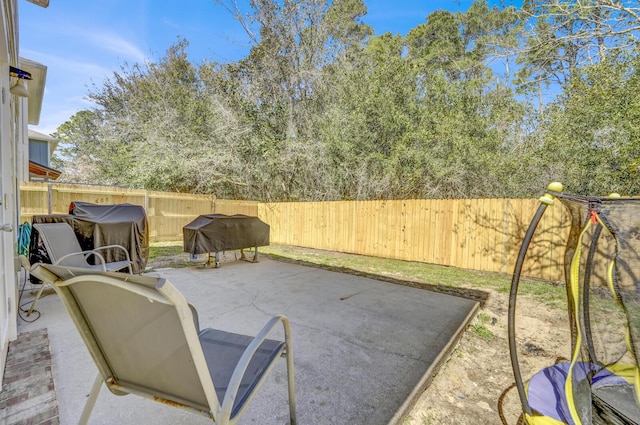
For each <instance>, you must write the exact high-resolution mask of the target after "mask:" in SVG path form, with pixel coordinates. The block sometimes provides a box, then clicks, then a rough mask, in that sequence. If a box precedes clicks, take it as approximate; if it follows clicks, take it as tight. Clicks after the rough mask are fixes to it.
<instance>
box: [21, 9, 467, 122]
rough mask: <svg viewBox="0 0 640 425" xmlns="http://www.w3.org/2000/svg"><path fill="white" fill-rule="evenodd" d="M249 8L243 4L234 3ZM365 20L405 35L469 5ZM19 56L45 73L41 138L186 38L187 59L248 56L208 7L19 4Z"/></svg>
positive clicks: (235, 30) (233, 25) (234, 31)
mask: <svg viewBox="0 0 640 425" xmlns="http://www.w3.org/2000/svg"><path fill="white" fill-rule="evenodd" d="M238 3H239V4H247V3H248V0H238ZM365 3H366V5H367V7H368V14H367V15H366V16H365V17H364V19H363V21H364V22H365V23H367V24H369V25H371V26H372V27H373V28H374V30H375V32H376V34H382V33H385V32H388V31H390V32H392V33H396V34H402V35H406V34H407V32H408V31H409V30H410V29H411V28H413V27H415V26H416V25H418V24H420V23H423V22H425V18H426V16H427V15H428V14H429V13H431V12H433V11H434V10H437V9H447V10H452V11H456V10H467V9H468V8H469V6H470V5H471V3H472V1H471V0H460V1H454V0H448V1H447V0H395V1H394V0H365ZM19 6H20V9H19V30H20V40H19V42H20V56H22V57H25V58H28V59H31V60H34V61H36V62H40V63H42V64H44V65H46V66H47V68H48V69H47V82H46V88H45V95H44V101H43V106H42V114H41V117H40V124H39V125H38V126H37V127H31V128H33V129H35V130H37V131H40V132H42V133H45V134H50V133H52V132H54V131H55V130H56V129H57V128H58V126H59V125H60V124H62V123H64V122H65V121H67V120H69V118H70V117H71V116H72V115H73V114H75V113H76V112H77V111H79V110H82V109H87V108H90V107H92V105H91V103H89V102H88V101H87V100H86V98H85V97H86V94H87V92H88V91H89V87H90V86H91V85H92V84H97V85H98V86H100V85H101V84H102V83H103V82H104V81H105V79H106V78H108V77H110V76H111V75H112V74H113V72H114V71H118V70H119V69H120V67H121V66H122V65H124V64H125V63H128V64H134V63H144V62H146V61H155V60H157V59H158V58H160V57H162V56H163V54H164V52H165V51H166V49H167V48H168V47H169V46H170V45H171V44H173V43H175V42H176V41H177V40H178V37H184V38H186V39H187V40H188V41H189V43H190V45H189V48H188V49H187V53H188V55H189V58H190V59H191V61H193V62H194V63H200V62H201V61H202V60H203V59H212V60H216V61H220V62H228V61H234V60H237V59H239V58H241V57H243V56H244V55H246V53H247V52H248V45H247V44H246V37H245V35H244V32H243V30H242V27H241V26H240V25H239V24H238V23H237V22H236V21H235V20H234V19H233V18H232V16H231V15H230V14H229V13H228V12H227V11H226V10H225V9H224V8H222V7H221V6H218V5H216V4H215V2H214V0H101V1H91V0H50V4H49V7H48V8H46V9H44V8H41V7H39V6H36V5H33V4H31V3H29V2H26V1H24V0H20V1H19Z"/></svg>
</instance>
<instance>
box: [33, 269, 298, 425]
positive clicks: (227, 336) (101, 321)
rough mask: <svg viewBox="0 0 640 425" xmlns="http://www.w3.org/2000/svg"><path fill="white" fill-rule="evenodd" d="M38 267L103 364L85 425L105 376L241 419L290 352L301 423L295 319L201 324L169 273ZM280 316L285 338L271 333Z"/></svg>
mask: <svg viewBox="0 0 640 425" xmlns="http://www.w3.org/2000/svg"><path fill="white" fill-rule="evenodd" d="M32 274H33V275H35V276H36V277H38V278H39V279H41V280H43V281H46V282H47V283H49V284H50V285H51V286H53V288H54V289H55V290H56V292H57V293H58V294H59V296H60V298H61V299H62V301H63V304H64V306H65V307H66V309H67V311H68V312H69V314H70V315H71V318H72V319H73V322H74V323H75V325H76V328H77V329H78V331H79V333H80V335H81V336H82V338H83V340H84V342H85V344H86V346H87V348H88V350H89V352H90V353H91V356H92V358H93V360H94V362H95V364H96V366H97V367H98V376H97V378H96V380H95V382H94V384H93V387H92V389H91V392H90V394H89V398H88V400H87V402H86V405H85V407H84V410H83V412H82V415H81V417H80V421H79V424H86V423H87V422H88V420H89V416H90V415H91V411H92V409H93V406H94V404H95V402H96V399H97V397H98V393H99V391H100V387H101V386H102V384H103V383H104V384H105V385H106V386H107V388H108V389H109V390H110V391H111V392H112V393H114V394H116V395H126V394H135V395H139V396H142V397H145V398H148V399H151V400H154V401H159V402H161V403H163V404H166V405H169V406H173V407H178V408H182V409H186V410H188V411H191V412H193V413H198V414H201V415H203V416H205V417H207V418H210V419H212V420H213V422H214V423H216V424H219V425H227V424H235V423H237V422H238V420H239V419H240V417H241V415H242V414H243V412H244V411H245V409H246V408H247V406H248V404H249V402H250V401H251V400H252V398H253V397H254V394H255V393H256V391H257V390H258V389H259V388H260V386H261V384H262V383H263V382H264V380H265V378H266V377H267V375H268V374H269V372H270V371H271V369H272V367H273V366H274V364H275V362H276V360H277V358H278V357H285V358H286V367H287V376H288V390H289V394H288V396H289V415H290V423H291V424H292V425H295V424H296V413H295V388H294V381H293V353H292V349H291V331H290V325H289V321H288V320H287V319H286V318H285V317H284V316H275V317H273V318H272V319H271V320H270V321H269V322H268V323H267V324H266V325H265V326H264V327H263V328H262V330H261V331H260V332H259V333H258V335H257V336H256V337H255V338H252V337H249V336H245V335H239V334H235V333H230V332H225V331H222V330H216V329H203V330H200V329H199V325H198V318H197V313H196V311H195V308H193V306H191V305H190V304H188V303H187V301H186V299H185V298H184V296H183V295H182V294H181V293H180V292H179V291H178V290H177V289H176V288H175V287H174V286H173V285H172V284H171V283H169V282H168V281H167V280H165V279H162V278H152V277H147V276H136V275H125V274H122V273H108V272H98V273H96V272H92V271H90V270H87V269H81V268H71V267H62V266H56V265H50V264H38V265H36V266H35V267H34V268H33V270H32ZM279 323H282V325H283V328H284V341H276V340H271V339H267V336H268V335H269V334H270V333H271V332H272V331H273V330H274V329H275V328H276V327H277V325H278V324H279Z"/></svg>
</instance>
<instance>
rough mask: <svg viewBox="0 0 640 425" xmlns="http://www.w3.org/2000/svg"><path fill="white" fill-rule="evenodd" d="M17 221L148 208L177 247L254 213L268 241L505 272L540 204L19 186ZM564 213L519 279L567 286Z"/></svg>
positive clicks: (157, 233) (558, 210)
mask: <svg viewBox="0 0 640 425" xmlns="http://www.w3.org/2000/svg"><path fill="white" fill-rule="evenodd" d="M20 196H21V219H22V221H27V220H30V218H31V216H33V215H36V214H65V213H67V212H68V209H69V204H70V203H71V202H72V201H84V202H92V203H96V204H117V203H130V204H135V205H141V206H143V207H144V208H145V211H146V212H147V216H148V218H149V236H150V240H151V241H175V240H182V227H183V226H184V225H185V224H187V223H189V222H190V221H191V220H193V219H194V218H195V217H197V216H198V215H200V214H211V213H219V214H246V215H252V216H258V217H260V219H262V220H263V221H264V222H266V223H268V224H269V225H270V226H271V242H272V243H276V244H284V245H295V246H301V247H308V248H316V249H325V250H331V251H339V252H347V253H353V254H360V255H370V256H376V257H385V258H394V259H400V260H406V261H418V262H425V263H433V264H440V265H444V266H454V267H460V268H466V269H474V270H480V271H492V272H504V273H511V272H512V271H513V267H514V264H515V261H516V256H517V254H518V249H519V248H520V242H521V241H522V238H523V236H524V234H525V232H526V230H527V227H528V226H529V222H530V220H531V218H532V217H533V214H534V213H535V210H536V208H537V207H538V205H539V202H538V201H537V200H532V199H410V200H392V201H337V202H283V203H257V202H251V201H232V200H222V199H216V197H215V196H212V195H191V194H178V193H165V192H151V191H144V190H134V189H122V188H112V187H100V186H77V185H61V184H49V183H22V184H21V186H20ZM568 231H569V217H568V214H567V212H566V210H565V208H564V207H563V206H562V205H560V203H559V202H558V203H556V205H554V206H553V207H550V208H548V209H547V212H546V213H545V215H544V217H543V219H542V221H541V223H540V224H539V226H538V230H537V231H536V234H535V237H534V239H533V242H532V245H531V249H530V250H529V253H528V255H527V259H526V261H525V264H524V272H523V274H524V275H526V276H530V277H538V278H543V279H547V280H557V281H560V280H564V275H563V267H562V264H563V259H564V244H565V241H566V238H567V234H568Z"/></svg>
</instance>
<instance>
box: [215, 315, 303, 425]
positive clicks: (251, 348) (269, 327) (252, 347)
mask: <svg viewBox="0 0 640 425" xmlns="http://www.w3.org/2000/svg"><path fill="white" fill-rule="evenodd" d="M280 322H281V323H282V325H283V327H284V339H285V349H286V350H291V325H290V324H289V319H287V318H286V317H285V316H274V317H272V318H271V320H269V322H267V324H266V325H265V326H264V327H263V328H262V330H261V331H260V332H259V333H258V335H256V337H255V338H254V339H253V341H251V343H250V344H249V345H248V346H247V348H246V349H245V350H244V353H242V357H240V360H239V361H238V364H237V365H236V368H235V369H234V370H233V375H231V379H230V380H229V385H228V386H227V392H226V393H225V395H224V400H223V401H222V405H221V409H220V410H221V415H222V417H223V418H230V417H231V411H232V409H233V403H234V402H235V399H236V395H237V393H238V389H239V388H240V383H241V381H242V378H243V376H244V374H245V372H246V370H247V367H248V366H249V362H250V361H251V359H252V357H253V355H254V354H255V352H256V351H257V350H258V348H260V345H261V344H262V343H263V342H264V340H265V339H267V336H268V335H269V334H270V333H271V331H273V329H274V328H275V327H276V325H277V324H278V323H280Z"/></svg>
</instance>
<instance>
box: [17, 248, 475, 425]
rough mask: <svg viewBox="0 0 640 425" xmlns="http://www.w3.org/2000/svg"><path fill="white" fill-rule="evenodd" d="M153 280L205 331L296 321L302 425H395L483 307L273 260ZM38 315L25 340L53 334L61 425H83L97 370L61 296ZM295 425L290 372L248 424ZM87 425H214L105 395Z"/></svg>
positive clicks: (261, 399)
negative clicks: (177, 296) (164, 283)
mask: <svg viewBox="0 0 640 425" xmlns="http://www.w3.org/2000/svg"><path fill="white" fill-rule="evenodd" d="M154 274H155V275H159V276H162V277H164V278H166V279H168V280H169V281H170V282H172V283H173V284H174V285H175V286H176V287H177V288H178V289H179V290H180V291H182V293H183V294H184V295H185V297H186V298H187V300H189V301H190V302H191V303H192V304H194V305H195V307H196V308H197V310H198V313H199V319H200V326H201V328H206V327H213V328H219V329H224V330H227V331H231V332H238V333H244V334H247V335H254V334H255V333H257V332H258V331H259V330H260V328H261V327H262V326H263V325H264V324H265V323H266V322H267V320H268V319H269V318H270V317H271V316H273V315H276V314H284V315H285V316H287V317H288V318H289V319H290V321H291V325H292V332H293V338H294V339H293V349H294V364H295V373H296V375H295V380H296V389H297V391H296V393H297V401H298V419H299V423H300V424H312V425H324V424H327V425H329V424H331V425H335V424H350V425H364V424H367V425H378V424H379V425H383V424H387V423H390V422H396V421H397V420H399V419H400V418H401V417H402V415H403V414H404V413H405V410H406V409H407V408H409V407H410V406H411V399H412V398H413V397H415V395H416V394H417V393H419V392H421V391H422V389H423V387H424V385H425V384H426V382H428V380H429V378H430V377H431V376H432V375H433V374H434V373H435V372H436V371H437V366H438V365H439V363H440V361H441V359H442V358H443V356H446V355H447V353H448V351H449V350H450V349H452V341H453V340H454V339H455V338H456V337H457V336H458V335H459V333H460V332H461V331H462V329H463V328H464V327H465V326H466V324H467V323H468V321H469V320H470V319H471V317H472V316H473V314H474V313H475V311H476V309H477V306H478V303H477V302H475V301H471V300H468V299H464V298H459V297H454V296H450V295H445V294H439V293H435V292H431V291H426V290H422V289H417V288H412V287H407V286H402V285H395V284H391V283H386V282H381V281H377V280H374V279H371V278H366V277H361V276H355V275H349V274H344V273H337V272H333V271H328V270H323V269H319V268H314V267H307V266H302V265H297V264H291V263H284V262H278V261H274V260H270V259H262V260H261V262H259V263H252V264H249V263H246V262H233V263H225V264H224V265H223V267H221V268H219V269H206V268H196V267H191V268H180V269H163V270H158V271H155V272H154ZM23 301H26V300H23ZM38 310H39V311H40V312H41V313H42V317H41V318H40V319H39V320H37V321H36V322H34V323H20V325H19V326H20V332H27V331H31V330H35V329H39V328H43V327H46V328H48V333H49V340H50V346H51V351H52V364H53V376H54V381H55V388H56V393H57V398H58V402H59V415H60V423H62V424H72V423H76V422H77V420H78V418H79V417H80V413H81V411H82V407H83V406H84V403H85V401H86V397H87V395H88V393H89V390H90V387H91V384H92V382H93V380H94V378H95V376H96V374H97V370H96V367H95V365H94V364H93V362H92V360H91V358H90V356H89V354H88V352H87V350H86V349H85V347H84V345H83V343H82V341H81V339H80V337H79V335H78V333H77V331H76V330H75V328H74V327H73V324H72V322H71V320H70V318H69V317H68V316H67V313H66V312H65V311H64V309H63V306H62V305H61V302H60V300H59V299H58V297H57V296H55V295H52V296H47V297H45V298H43V299H41V300H40V301H39V302H38ZM276 336H278V337H279V336H280V335H276ZM287 421H288V406H287V390H286V371H285V362H284V361H282V362H279V364H278V365H277V366H276V368H275V369H274V371H273V372H272V374H271V375H270V377H269V378H268V380H267V382H266V383H265V385H264V387H263V388H262V389H261V390H260V391H259V393H258V395H257V397H256V399H255V400H254V401H253V403H252V404H251V405H250V407H249V410H248V411H247V412H246V413H245V415H244V416H243V418H242V421H241V422H240V423H241V424H285V423H287ZM90 423H91V424H113V423H118V424H143V423H144V424H147V423H149V424H151V423H153V424H187V423H188V424H206V423H211V422H210V421H207V420H206V419H205V418H201V417H198V416H195V415H193V414H189V413H185V412H182V411H180V410H178V409H174V408H170V407H167V406H164V405H162V404H160V403H154V402H151V401H147V400H144V399H141V398H139V397H135V396H125V397H117V396H114V395H112V394H110V393H109V392H108V391H107V390H103V391H102V392H101V394H100V396H99V398H98V401H97V403H96V407H95V409H94V412H93V415H92V420H91V421H90Z"/></svg>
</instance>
